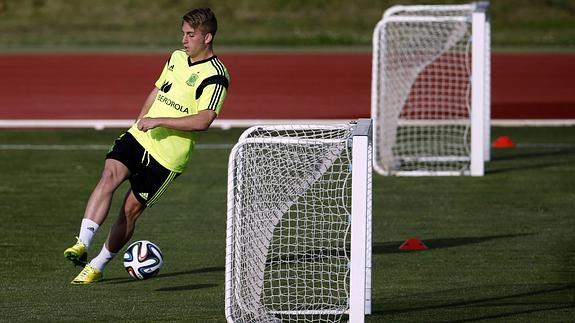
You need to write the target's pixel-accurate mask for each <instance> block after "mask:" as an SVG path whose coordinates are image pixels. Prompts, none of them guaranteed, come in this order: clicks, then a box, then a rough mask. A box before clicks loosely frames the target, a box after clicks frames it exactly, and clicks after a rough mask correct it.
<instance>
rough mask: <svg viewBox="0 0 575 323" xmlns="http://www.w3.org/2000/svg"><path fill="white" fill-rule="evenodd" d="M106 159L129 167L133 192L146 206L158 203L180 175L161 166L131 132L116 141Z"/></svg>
mask: <svg viewBox="0 0 575 323" xmlns="http://www.w3.org/2000/svg"><path fill="white" fill-rule="evenodd" d="M106 159H115V160H117V161H119V162H121V163H122V164H124V165H125V166H126V167H128V169H129V170H130V177H129V180H130V185H131V186H132V192H134V195H135V196H136V198H137V199H138V201H139V202H140V203H142V205H145V206H152V205H153V204H154V203H156V202H157V201H158V199H159V198H160V197H161V196H162V194H164V192H165V191H166V189H167V188H168V186H169V185H170V184H171V183H172V181H173V180H174V179H176V177H178V176H179V175H180V173H176V172H172V171H170V170H169V169H167V168H165V167H164V166H162V165H160V163H158V162H157V161H156V160H155V159H154V157H152V156H151V155H150V154H149V153H148V152H147V151H146V150H145V149H144V147H142V145H140V143H139V142H138V141H137V140H136V139H135V138H134V137H133V136H132V135H131V134H130V133H129V132H126V133H124V134H122V135H121V136H120V137H118V139H116V141H115V142H114V146H113V147H112V149H111V150H110V152H108V154H107V155H106Z"/></svg>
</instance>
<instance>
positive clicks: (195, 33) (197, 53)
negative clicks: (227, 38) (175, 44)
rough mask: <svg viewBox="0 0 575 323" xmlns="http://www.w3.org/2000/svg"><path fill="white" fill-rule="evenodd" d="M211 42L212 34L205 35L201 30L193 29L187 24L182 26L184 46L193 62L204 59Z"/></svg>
mask: <svg viewBox="0 0 575 323" xmlns="http://www.w3.org/2000/svg"><path fill="white" fill-rule="evenodd" d="M210 40H211V34H209V33H208V34H204V33H202V31H201V30H200V29H199V28H193V27H192V26H190V24H189V23H187V22H184V23H183V24H182V44H183V45H184V50H185V51H186V54H188V56H190V57H191V58H192V59H193V60H197V59H202V55H203V54H204V53H205V51H206V49H207V48H208V44H209V41H210Z"/></svg>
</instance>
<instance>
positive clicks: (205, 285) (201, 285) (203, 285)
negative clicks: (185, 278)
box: [156, 284, 218, 292]
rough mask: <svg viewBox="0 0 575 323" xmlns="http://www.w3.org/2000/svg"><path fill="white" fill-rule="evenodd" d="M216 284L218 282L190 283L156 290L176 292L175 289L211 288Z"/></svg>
mask: <svg viewBox="0 0 575 323" xmlns="http://www.w3.org/2000/svg"><path fill="white" fill-rule="evenodd" d="M216 286H218V284H191V285H183V286H173V287H162V288H158V289H156V292H176V291H182V290H194V289H202V288H212V287H216Z"/></svg>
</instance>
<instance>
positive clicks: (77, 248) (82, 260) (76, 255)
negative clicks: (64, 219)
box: [64, 237, 88, 267]
mask: <svg viewBox="0 0 575 323" xmlns="http://www.w3.org/2000/svg"><path fill="white" fill-rule="evenodd" d="M76 239H77V241H76V244H75V245H73V246H71V247H70V248H68V249H66V250H64V257H66V259H68V260H70V261H71V262H72V263H74V265H76V266H82V267H83V266H85V265H86V263H87V262H88V261H87V260H88V252H87V251H86V245H85V244H84V243H82V241H81V240H80V239H78V238H77V237H76Z"/></svg>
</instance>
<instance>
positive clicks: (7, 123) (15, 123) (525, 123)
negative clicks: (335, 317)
mask: <svg viewBox="0 0 575 323" xmlns="http://www.w3.org/2000/svg"><path fill="white" fill-rule="evenodd" d="M350 120H351V119H216V120H215V121H214V123H213V124H212V127H214V128H221V129H230V128H249V127H251V126H255V125H278V124H294V123H297V124H343V123H348V122H349V121H350ZM133 123H134V120H128V119H124V120H120V119H113V120H106V119H94V120H57V119H55V120H8V119H0V129H1V128H6V129H14V128H19V129H25V128H92V129H97V130H101V129H105V128H129V127H130V126H131V125H132V124H133ZM491 125H492V126H495V127H560V126H563V127H564V126H575V119H549V120H532V119H512V120H511V119H510V120H507V119H505V120H504V119H493V120H491Z"/></svg>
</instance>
